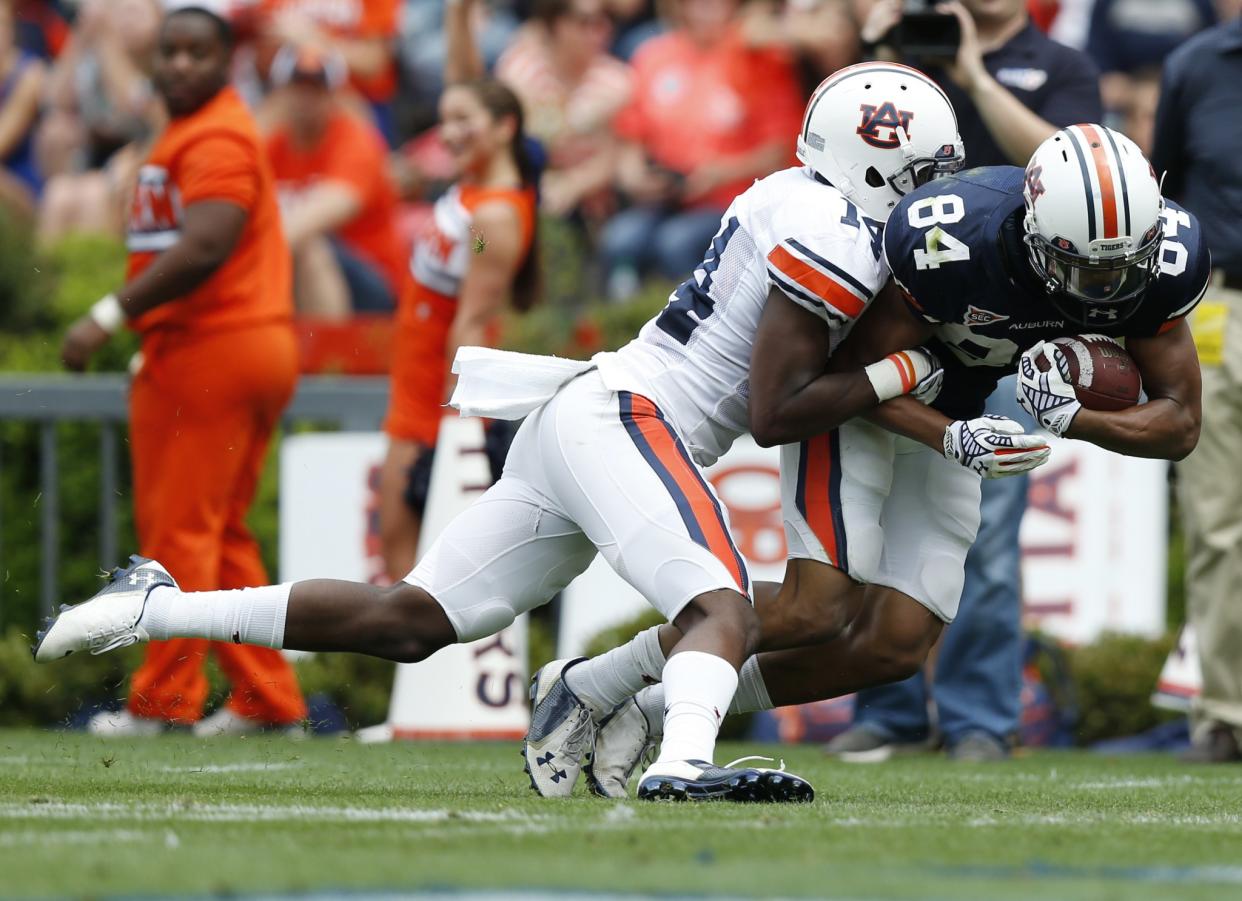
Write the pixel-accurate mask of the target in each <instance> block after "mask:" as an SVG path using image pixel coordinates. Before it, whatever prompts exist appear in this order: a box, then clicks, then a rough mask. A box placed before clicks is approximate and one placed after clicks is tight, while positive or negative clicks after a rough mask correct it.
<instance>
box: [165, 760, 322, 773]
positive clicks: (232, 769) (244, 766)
mask: <svg viewBox="0 0 1242 901" xmlns="http://www.w3.org/2000/svg"><path fill="white" fill-rule="evenodd" d="M301 765H302V764H300V763H296V762H292V761H289V762H284V763H199V764H190V765H188V766H162V767H160V768H159V772H161V773H191V774H194V773H210V774H217V773H266V772H269V771H271V770H292V769H297V768H298V767H300V766H301Z"/></svg>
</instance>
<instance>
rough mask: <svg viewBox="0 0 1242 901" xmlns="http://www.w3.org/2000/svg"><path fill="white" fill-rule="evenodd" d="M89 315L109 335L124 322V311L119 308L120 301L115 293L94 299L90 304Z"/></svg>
mask: <svg viewBox="0 0 1242 901" xmlns="http://www.w3.org/2000/svg"><path fill="white" fill-rule="evenodd" d="M90 317H91V319H92V320H94V322H95V324H96V325H97V326H99V327H100V328H101V329H103V330H104V331H105V332H107V333H108V334H109V335H111V334H113V333H114V332H115V331H116V330H117V329H119V328H120V327H121V326H123V325H124V324H125V311H124V310H123V309H121V302H120V301H119V300H117V297H116V295H115V294H109V295H108V296H107V297H102V298H100V299H99V300H97V301H95V303H94V304H93V305H92V306H91V310H90Z"/></svg>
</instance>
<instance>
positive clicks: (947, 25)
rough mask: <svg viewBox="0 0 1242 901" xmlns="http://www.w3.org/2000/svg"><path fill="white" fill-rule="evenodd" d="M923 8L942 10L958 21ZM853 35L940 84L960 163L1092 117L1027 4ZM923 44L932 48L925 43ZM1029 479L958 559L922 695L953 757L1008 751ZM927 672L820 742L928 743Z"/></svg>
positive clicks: (893, 23)
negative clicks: (952, 606) (959, 582)
mask: <svg viewBox="0 0 1242 901" xmlns="http://www.w3.org/2000/svg"><path fill="white" fill-rule="evenodd" d="M912 7H915V9H912ZM911 12H913V13H915V14H914V15H913V16H912V15H910V13H911ZM920 12H923V13H926V12H936V13H939V14H940V15H942V16H945V17H952V19H955V20H956V23H957V27H956V28H954V27H953V23H952V21H936V20H930V19H929V17H928V16H926V15H925V14H924V15H918V13H920ZM903 14H904V21H903ZM862 39H863V44H864V50H866V49H867V48H870V49H871V50H872V51H873V52H875V53H877V55H882V56H887V57H891V58H894V59H897V58H904V59H905V60H906V61H907V62H909V63H911V64H912V65H915V66H918V67H919V68H922V69H923V70H924V71H926V72H927V73H928V74H929V75H931V76H932V77H933V78H935V79H936V81H937V82H939V83H940V85H941V87H943V88H944V91H945V93H946V94H947V95H948V97H949V99H950V100H951V101H952V103H953V108H954V109H955V110H956V111H957V117H958V129H959V131H960V133H961V135H962V141H963V143H964V144H965V146H966V165H967V166H970V167H975V166H1004V165H1017V166H1025V165H1026V161H1027V160H1028V159H1029V158H1030V155H1031V153H1032V152H1033V151H1034V150H1035V148H1036V147H1037V146H1039V144H1040V143H1041V142H1042V141H1043V140H1044V139H1045V138H1047V137H1048V136H1050V135H1051V134H1052V133H1053V132H1055V131H1056V130H1057V129H1058V128H1061V127H1063V126H1066V125H1073V124H1074V123H1077V122H1094V121H1098V120H1099V118H1100V116H1101V115H1102V109H1101V104H1100V89H1099V78H1098V76H1097V74H1096V71H1095V69H1094V67H1093V66H1092V65H1091V63H1090V61H1089V60H1088V59H1087V58H1086V56H1084V55H1083V54H1082V53H1081V52H1079V51H1077V50H1073V49H1070V48H1069V47H1065V46H1062V45H1061V44H1057V43H1056V42H1054V41H1052V40H1050V39H1048V38H1047V37H1045V36H1044V35H1043V34H1042V33H1041V32H1040V31H1039V30H1038V29H1037V28H1036V27H1035V26H1034V25H1033V24H1032V23H1031V22H1030V20H1029V19H1028V17H1027V11H1026V2H1025V0H963V2H962V3H944V4H939V5H937V6H935V7H934V10H933V9H932V8H931V6H930V4H928V5H927V6H926V7H923V5H922V4H918V3H910V2H907V3H905V4H903V3H901V2H900V0H880V2H879V3H877V4H876V5H875V6H874V7H873V8H872V11H871V14H870V16H869V17H868V19H867V21H866V23H865V25H864V26H863V29H862ZM901 44H904V45H905V46H906V47H907V48H912V47H913V46H915V45H917V46H918V47H920V48H922V50H923V51H924V52H922V53H921V54H920V55H918V56H911V55H909V54H907V55H904V57H903V55H902V53H901V51H900V49H899V48H900V46H901ZM937 45H939V46H940V48H943V49H936V47H937ZM954 45H956V48H957V49H956V53H954V52H953V50H952V49H951V48H952V47H953V46H954ZM928 48H932V53H931V54H928V53H926V52H925V51H926V50H927V49H928ZM1019 340H1020V339H1019ZM1006 389H1008V391H1007V392H1006ZM1002 392H1005V393H1004V394H1003V396H1002ZM1015 406H1016V404H1015V403H1014V395H1013V388H1012V383H1010V382H1003V383H1002V385H1001V388H1000V390H999V391H998V392H997V393H996V394H994V395H993V396H992V398H991V399H990V400H989V402H988V412H989V413H1003V414H1005V415H1010V416H1014V415H1016V414H1015V413H1012V412H1010V410H1009V409H1008V408H1009V407H1015ZM1026 483H1027V477H1025V476H1022V477H1016V478H1012V479H1001V480H998V481H991V482H988V481H985V482H984V484H983V499H982V504H981V512H982V521H981V523H980V526H979V535H978V538H977V540H976V542H975V547H974V550H972V552H971V554H970V556H969V557H967V559H966V584H965V587H964V589H963V590H962V601H961V608H960V611H959V613H958V617H957V619H956V620H955V621H954V623H953V627H952V628H950V629H947V630H946V631H945V634H944V638H943V640H942V644H941V647H940V653H939V656H938V658H937V662H936V678H935V679H934V684H932V685H931V692H930V694H931V701H932V702H933V703H934V704H935V708H936V710H937V712H938V718H939V720H938V722H939V731H940V736H939V737H940V738H941V739H942V740H943V742H944V745H945V746H946V748H947V749H948V752H949V756H951V757H953V758H955V759H959V760H976V761H978V760H1000V759H1003V758H1005V757H1007V756H1008V753H1009V739H1010V736H1011V735H1012V734H1013V733H1014V732H1015V731H1016V730H1017V727H1018V719H1019V716H1020V714H1021V704H1020V693H1021V688H1022V675H1021V673H1022V631H1021V613H1022V597H1021V590H1020V585H1021V572H1020V566H1019V564H1020V554H1019V549H1018V525H1019V523H1020V522H1021V519H1022V514H1023V513H1024V512H1025V510H1026V488H1027V485H1026ZM929 681H931V680H925V679H924V677H923V676H922V675H917V676H913V677H912V678H910V679H907V680H906V681H904V682H898V683H895V684H892V685H885V686H883V687H881V688H874V689H868V690H866V691H863V692H859V694H858V697H857V702H856V707H855V715H854V726H853V727H852V728H851V729H849V730H848V731H846V732H845V733H843V734H841V735H839V736H837V738H836V739H834V740H833V741H832V742H830V743H829V745H828V747H827V749H826V750H828V751H829V753H834V754H839V755H840V756H841V757H842V758H843V759H847V760H855V761H874V760H883V759H886V758H887V757H888V756H889V755H890V754H892V753H893V751H894V750H896V749H898V748H899V747H900V746H901V745H916V746H919V747H926V746H927V745H928V744H929V743H930V739H931V737H932V736H931V731H932V729H931V723H930V719H931V718H930V716H929V711H928V692H927V686H928V682H929Z"/></svg>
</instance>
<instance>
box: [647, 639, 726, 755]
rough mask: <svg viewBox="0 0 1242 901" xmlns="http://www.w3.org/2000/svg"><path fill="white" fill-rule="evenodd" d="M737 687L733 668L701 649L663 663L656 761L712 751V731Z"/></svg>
mask: <svg viewBox="0 0 1242 901" xmlns="http://www.w3.org/2000/svg"><path fill="white" fill-rule="evenodd" d="M736 690H737V671H736V670H735V669H734V668H733V666H732V665H731V664H730V663H729V662H728V661H727V660H725V659H724V658H723V657H717V656H716V655H715V654H705V653H703V652H702V651H683V652H681V653H680V654H674V655H673V656H672V657H671V658H669V661H668V663H666V664H665V665H664V705H665V706H664V743H663V744H662V745H661V746H660V759H659V761H658V762H660V763H667V762H670V761H675V760H705V761H707V762H708V763H710V762H711V760H712V757H713V756H714V755H715V753H716V733H717V732H718V731H719V730H720V720H721V717H723V716H724V712H725V711H726V710H728V709H729V702H730V701H731V700H733V692H734V691H736Z"/></svg>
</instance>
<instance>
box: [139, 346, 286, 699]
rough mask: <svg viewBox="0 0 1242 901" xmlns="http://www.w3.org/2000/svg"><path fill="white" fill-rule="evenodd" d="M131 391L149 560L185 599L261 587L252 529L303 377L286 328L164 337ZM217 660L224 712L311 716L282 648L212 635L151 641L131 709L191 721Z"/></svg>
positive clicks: (146, 349)
mask: <svg viewBox="0 0 1242 901" xmlns="http://www.w3.org/2000/svg"><path fill="white" fill-rule="evenodd" d="M143 356H144V363H143V367H142V369H141V370H140V371H139V373H138V375H137V376H136V377H135V379H134V383H133V387H132V389H131V393H130V452H131V456H132V459H133V464H134V499H135V500H134V504H135V520H136V526H137V530H138V540H139V544H140V546H141V548H142V554H143V555H144V556H147V557H152V558H154V559H156V560H159V561H160V562H161V563H162V564H164V566H166V567H167V568H168V571H169V572H170V573H172V575H173V577H174V578H175V579H176V580H177V582H178V583H179V584H180V586H181V588H182V589H183V590H185V591H211V590H216V589H222V588H244V587H247V586H252V585H265V584H267V582H268V577H267V572H266V571H265V569H264V567H263V562H262V560H261V558H260V556H259V547H258V544H257V543H256V542H255V540H254V537H253V536H252V535H251V534H250V531H249V529H247V527H246V523H245V517H246V512H247V510H248V509H249V508H250V504H251V502H252V500H253V499H254V493H255V488H256V486H257V483H258V479H259V475H260V472H261V470H262V466H263V458H264V455H265V453H266V451H267V446H268V442H269V440H270V439H271V436H272V432H273V430H274V429H275V427H276V424H277V422H278V421H279V418H280V414H281V411H282V410H283V409H284V407H285V405H286V404H287V403H288V401H289V398H290V396H291V395H292V393H293V388H294V386H295V384H296V381H297V349H296V346H295V343H294V337H293V332H292V330H291V329H290V327H289V326H288V325H287V324H270V325H256V326H249V327H244V328H238V329H232V330H229V331H223V332H217V333H213V334H204V335H193V334H189V335H187V334H178V335H172V334H162V335H161V334H156V335H152V336H148V337H147V338H146V339H145V340H144V341H143ZM209 649H210V650H211V651H213V652H214V653H215V655H216V659H217V660H218V661H219V663H220V666H221V667H222V668H223V669H224V671H225V673H226V674H227V675H228V677H229V680H230V682H231V683H232V687H233V690H232V694H231V695H230V697H229V701H228V705H229V707H230V708H231V709H232V710H233V711H234V712H236V713H238V714H240V715H242V716H246V717H250V718H252V719H257V720H262V721H264V722H269V723H291V722H294V721H296V720H300V719H302V718H304V717H305V716H306V704H305V702H304V701H303V700H302V693H301V690H300V689H299V688H298V684H297V679H296V677H295V676H294V673H293V669H292V668H291V667H290V666H289V664H288V662H286V660H285V659H284V657H282V656H281V654H280V652H279V651H274V650H272V649H270V648H256V647H249V646H246V645H235V644H228V643H224V642H208V641H206V640H204V639H184V638H183V639H174V640H172V641H153V642H151V644H150V645H148V648H147V655H146V659H145V660H144V661H143V664H142V666H141V667H140V668H139V669H138V671H137V672H136V673H134V678H133V683H132V685H131V687H130V697H129V709H130V710H131V711H132V712H133V713H134V714H136V715H138V716H145V717H154V718H159V719H165V720H170V721H177V722H183V723H188V722H194V721H195V720H197V719H199V718H200V717H201V716H202V712H203V702H204V701H205V700H206V697H207V678H206V676H204V674H203V663H204V662H205V660H206V656H207V651H208V650H209Z"/></svg>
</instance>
